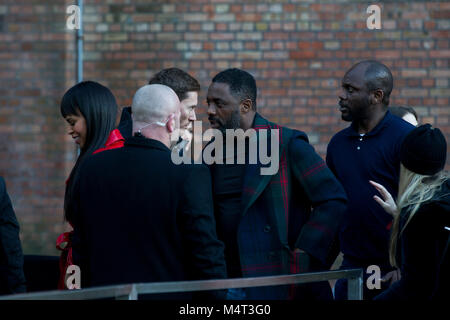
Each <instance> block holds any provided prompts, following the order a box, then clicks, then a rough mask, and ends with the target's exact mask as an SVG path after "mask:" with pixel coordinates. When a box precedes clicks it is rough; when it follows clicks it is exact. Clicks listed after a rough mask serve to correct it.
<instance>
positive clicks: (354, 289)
mask: <svg viewBox="0 0 450 320" xmlns="http://www.w3.org/2000/svg"><path fill="white" fill-rule="evenodd" d="M347 283H348V285H347V297H348V300H362V299H363V271H362V270H361V272H360V274H359V276H358V277H356V278H349V279H348V281H347Z"/></svg>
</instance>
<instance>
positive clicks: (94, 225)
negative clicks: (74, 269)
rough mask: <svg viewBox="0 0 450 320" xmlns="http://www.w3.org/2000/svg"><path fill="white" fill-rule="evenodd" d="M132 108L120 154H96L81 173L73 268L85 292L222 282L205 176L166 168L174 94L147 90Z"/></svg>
mask: <svg viewBox="0 0 450 320" xmlns="http://www.w3.org/2000/svg"><path fill="white" fill-rule="evenodd" d="M132 108H133V132H134V135H133V136H132V137H130V138H127V139H126V140H125V145H124V147H123V148H118V149H114V150H109V151H108V152H101V153H98V154H96V155H93V156H92V157H91V158H90V159H87V160H86V161H85V164H84V165H83V167H82V168H81V174H80V180H79V182H78V184H77V188H76V191H77V194H78V196H79V201H77V203H78V204H79V206H78V208H77V211H76V212H77V218H78V219H77V221H75V228H74V229H75V233H76V236H74V261H75V264H78V265H79V266H80V268H81V282H82V287H92V286H104V285H112V284H125V283H137V282H155V281H183V280H193V279H217V278H225V277H226V268H225V262H224V256H223V244H222V242H220V241H219V240H217V236H216V228H215V221H214V218H213V217H214V216H213V205H212V195H211V179H210V175H209V170H208V169H207V168H206V167H205V166H203V165H178V166H177V165H174V164H173V163H172V161H171V151H170V149H169V148H170V145H171V143H173V142H172V141H175V142H176V141H177V139H178V137H177V136H175V137H174V135H176V129H177V128H179V126H180V101H179V99H178V97H177V95H176V94H175V92H174V91H173V90H172V89H170V88H169V87H167V86H163V85H147V86H144V87H142V88H140V89H139V90H138V91H137V92H136V94H135V96H134V98H133V105H132ZM164 298H169V299H170V298H177V299H179V298H189V296H188V295H181V296H180V295H177V296H173V295H171V296H169V297H164Z"/></svg>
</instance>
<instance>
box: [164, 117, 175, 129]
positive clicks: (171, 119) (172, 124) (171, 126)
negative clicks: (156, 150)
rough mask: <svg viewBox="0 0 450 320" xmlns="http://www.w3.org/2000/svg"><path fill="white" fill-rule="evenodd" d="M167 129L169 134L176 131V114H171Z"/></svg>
mask: <svg viewBox="0 0 450 320" xmlns="http://www.w3.org/2000/svg"><path fill="white" fill-rule="evenodd" d="M166 128H167V131H169V133H172V132H173V131H174V130H175V114H173V113H172V114H171V115H170V116H169V119H168V120H167V123H166Z"/></svg>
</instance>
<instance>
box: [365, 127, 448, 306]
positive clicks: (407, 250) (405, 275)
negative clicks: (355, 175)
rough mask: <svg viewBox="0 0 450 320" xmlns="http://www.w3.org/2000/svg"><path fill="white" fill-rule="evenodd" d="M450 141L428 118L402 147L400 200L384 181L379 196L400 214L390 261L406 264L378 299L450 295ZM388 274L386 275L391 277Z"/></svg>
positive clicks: (378, 188) (442, 296)
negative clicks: (449, 163) (448, 164)
mask: <svg viewBox="0 0 450 320" xmlns="http://www.w3.org/2000/svg"><path fill="white" fill-rule="evenodd" d="M446 153H447V143H446V141H445V138H444V136H443V134H442V132H441V131H440V130H439V129H437V128H432V127H431V125H429V124H426V125H423V126H420V127H418V128H416V129H414V130H413V131H411V133H409V134H408V135H407V136H406V137H405V140H404V142H403V144H402V147H401V151H400V159H401V167H400V180H399V194H398V198H397V199H398V203H397V204H396V203H395V202H394V200H393V199H392V196H391V195H390V194H389V193H388V192H387V190H386V189H385V188H384V187H383V186H382V185H380V184H378V183H375V182H373V181H371V182H370V183H371V184H372V185H373V186H374V187H375V188H376V189H377V190H378V191H379V193H380V195H381V197H379V196H374V199H375V201H377V202H378V203H379V204H380V205H381V206H382V207H383V208H384V209H385V210H386V211H387V212H389V213H391V214H392V215H393V216H394V222H393V225H392V230H391V242H390V248H389V249H390V250H389V252H390V262H391V264H392V266H394V267H397V268H398V269H399V270H400V275H398V273H395V272H392V273H391V274H389V275H388V277H391V278H392V279H394V280H398V281H396V282H394V283H393V284H392V285H391V286H390V287H389V289H388V290H386V291H384V292H383V293H381V294H380V295H378V296H377V297H376V298H375V300H413V299H421V300H428V299H431V300H438V299H444V297H446V296H449V293H448V292H444V291H449V290H450V289H449V288H450V283H449V282H450V277H449V275H448V271H449V269H450V257H449V256H450V252H449V250H450V249H449V248H448V247H449V242H450V180H449V175H448V173H447V172H445V171H444V170H443V169H444V166H445V161H446ZM385 280H386V277H385Z"/></svg>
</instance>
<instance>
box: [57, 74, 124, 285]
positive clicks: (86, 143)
mask: <svg viewBox="0 0 450 320" xmlns="http://www.w3.org/2000/svg"><path fill="white" fill-rule="evenodd" d="M117 109H118V108H117V103H116V99H115V98H114V96H113V94H112V93H111V91H110V90H109V89H108V88H106V87H104V86H102V85H101V84H99V83H97V82H93V81H84V82H80V83H78V84H76V85H75V86H73V87H72V88H70V89H69V90H68V91H67V92H66V93H65V94H64V96H63V98H62V101H61V115H62V116H63V118H64V119H65V120H66V121H67V123H68V124H69V133H68V134H69V135H71V136H72V138H73V139H74V140H75V143H76V144H78V145H79V147H80V153H79V156H78V158H77V161H76V163H75V166H74V167H73V169H72V171H71V172H70V175H69V178H68V179H67V181H66V192H65V195H64V217H65V219H66V220H67V221H68V222H69V223H70V225H71V226H72V228H76V222H75V220H76V217H74V215H73V206H74V186H75V184H76V181H77V180H78V177H79V168H80V166H81V164H82V163H83V161H84V160H85V159H86V157H89V156H90V155H92V154H93V153H95V152H96V151H97V150H98V149H100V148H102V147H103V146H104V145H106V146H107V147H108V146H109V145H111V144H114V143H116V142H117V140H120V138H121V136H120V133H119V132H116V131H118V130H117V129H114V128H115V123H116V115H117ZM108 137H109V139H108ZM72 237H73V231H72V232H66V233H63V234H61V235H60V236H59V237H58V239H57V245H56V247H57V248H58V249H59V250H62V253H61V259H60V271H61V275H60V281H59V284H58V288H59V289H64V288H65V276H66V274H65V273H66V269H67V267H68V266H69V265H71V264H73V258H72V240H73V239H72ZM64 245H65V246H64Z"/></svg>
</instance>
